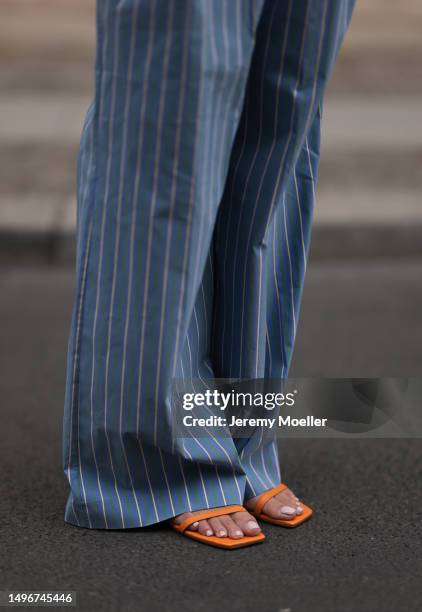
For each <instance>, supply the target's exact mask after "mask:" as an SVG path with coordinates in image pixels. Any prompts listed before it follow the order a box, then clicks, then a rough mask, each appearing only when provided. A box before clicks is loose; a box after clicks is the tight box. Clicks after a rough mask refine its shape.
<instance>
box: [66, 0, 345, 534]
mask: <svg viewBox="0 0 422 612" xmlns="http://www.w3.org/2000/svg"><path fill="white" fill-rule="evenodd" d="M352 6H353V1H352V0H99V1H98V7H97V57H96V83H95V85H96V86H95V97H94V101H93V103H92V105H91V106H90V108H89V110H88V113H87V116H86V120H85V125H84V128H83V134H82V139H81V147H80V155H79V165H78V218H77V291H76V297H75V305H74V311H73V318H72V324H71V333H70V340H69V350H68V370H67V380H66V398H65V416H64V469H65V473H66V476H67V479H68V481H69V485H70V494H69V498H68V502H67V506H66V513H65V520H66V521H68V522H69V523H73V524H76V525H80V526H83V527H92V528H113V529H115V528H128V527H139V526H143V525H149V524H152V523H156V522H159V521H162V520H165V519H168V518H170V517H172V516H174V515H177V514H179V513H182V512H186V511H190V510H199V509H205V508H211V507H216V506H223V505H227V504H242V503H243V502H244V500H245V499H248V498H250V497H252V496H254V495H258V494H260V493H261V492H263V491H265V490H266V489H268V488H270V487H272V486H274V485H276V484H278V483H279V482H280V472H279V463H278V456H277V449H276V445H275V441H274V440H273V439H272V438H269V437H268V436H264V434H263V432H262V431H260V430H259V429H257V430H256V432H255V433H254V434H253V435H252V436H251V437H250V438H249V439H242V440H233V439H232V438H230V437H221V438H219V437H207V438H201V439H195V438H193V437H189V438H180V439H177V440H176V441H175V440H174V439H173V436H172V419H171V402H170V394H171V388H172V383H173V380H174V379H176V378H184V379H189V378H192V379H205V378H208V379H209V378H213V377H219V378H276V379H284V378H285V377H286V375H287V372H288V367H289V363H290V359H291V355H292V349H293V344H294V338H295V332H296V326H297V321H298V315H299V304H300V298H301V292H302V286H303V279H304V273H305V268H306V258H307V251H308V244H309V236H310V229H311V220H312V210H313V204H314V199H315V183H316V177H317V168H318V158H319V135H320V119H321V104H322V99H323V94H324V90H325V86H326V83H327V79H328V77H329V75H330V72H331V69H332V66H333V63H334V60H335V57H336V55H337V52H338V50H339V47H340V45H341V42H342V39H343V37H344V34H345V32H346V29H347V25H348V23H349V20H350V16H351V12H352Z"/></svg>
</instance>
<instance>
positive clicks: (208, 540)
mask: <svg viewBox="0 0 422 612" xmlns="http://www.w3.org/2000/svg"><path fill="white" fill-rule="evenodd" d="M233 512H246V510H245V508H244V507H243V506H225V507H224V508H213V509H212V510H204V512H199V513H198V514H195V515H194V516H190V517H189V518H187V519H185V520H184V521H183V522H182V523H180V524H179V525H178V524H177V523H175V522H174V520H172V521H170V527H171V528H172V529H175V530H176V531H178V532H179V533H180V534H182V535H184V536H186V537H187V538H191V539H192V540H197V541H198V542H202V543H203V544H208V545H209V546H216V547H217V548H242V547H243V546H251V545H252V544H258V543H259V542H263V540H265V536H264V534H263V533H258V535H256V536H243V538H238V539H234V538H229V537H226V538H217V536H206V535H202V533H198V532H197V531H187V528H188V527H189V525H192V523H195V522H196V521H203V520H204V519H209V518H213V517H214V516H222V515H223V514H232V513H233Z"/></svg>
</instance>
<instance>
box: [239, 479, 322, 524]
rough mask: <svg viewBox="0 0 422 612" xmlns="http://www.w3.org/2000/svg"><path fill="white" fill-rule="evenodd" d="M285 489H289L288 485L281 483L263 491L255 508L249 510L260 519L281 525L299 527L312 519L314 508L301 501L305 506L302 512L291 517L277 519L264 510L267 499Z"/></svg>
mask: <svg viewBox="0 0 422 612" xmlns="http://www.w3.org/2000/svg"><path fill="white" fill-rule="evenodd" d="M284 489H287V485H285V484H279V485H277V486H276V487H274V488H273V489H270V490H269V491H265V493H262V495H260V496H259V497H258V499H257V501H256V506H255V510H249V512H250V513H251V514H253V515H254V516H255V517H256V518H257V519H259V520H260V521H265V522H266V523H272V524H273V525H280V526H281V527H297V526H298V525H301V524H302V523H304V522H305V521H307V520H308V519H310V518H311V516H312V509H311V508H309V506H306V505H305V504H304V503H302V502H300V504H301V506H302V508H303V512H302V514H297V515H296V516H295V517H294V518H291V519H275V518H272V517H271V516H268V515H267V514H264V513H263V512H262V509H263V507H264V506H265V504H266V503H267V501H269V500H270V499H272V498H273V497H275V496H276V495H277V494H278V493H281V492H282V491H284Z"/></svg>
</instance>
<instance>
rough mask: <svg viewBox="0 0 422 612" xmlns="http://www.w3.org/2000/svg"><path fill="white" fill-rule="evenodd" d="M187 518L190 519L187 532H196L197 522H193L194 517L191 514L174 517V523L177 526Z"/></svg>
mask: <svg viewBox="0 0 422 612" xmlns="http://www.w3.org/2000/svg"><path fill="white" fill-rule="evenodd" d="M187 518H192V523H191V524H190V525H189V527H188V530H189V531H197V529H198V521H195V515H194V514H193V513H192V512H184V513H183V514H179V516H175V517H174V522H175V523H176V524H177V525H180V524H181V523H183V521H185V520H186V519H187Z"/></svg>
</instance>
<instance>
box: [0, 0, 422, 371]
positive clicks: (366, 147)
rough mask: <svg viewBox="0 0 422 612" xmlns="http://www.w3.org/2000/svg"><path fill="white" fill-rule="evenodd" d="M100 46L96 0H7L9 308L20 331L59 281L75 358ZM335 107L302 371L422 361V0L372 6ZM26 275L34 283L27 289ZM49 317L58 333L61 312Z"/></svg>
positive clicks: (4, 178) (1, 238)
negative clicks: (77, 247)
mask: <svg viewBox="0 0 422 612" xmlns="http://www.w3.org/2000/svg"><path fill="white" fill-rule="evenodd" d="M94 52H95V2H94V0H0V82H1V96H0V282H1V283H2V284H3V287H4V289H3V287H2V293H3V296H2V303H3V308H4V309H7V308H8V309H9V310H7V312H6V313H4V317H5V318H6V320H9V321H10V322H11V326H12V328H13V324H14V321H16V320H17V319H16V312H15V308H16V302H19V301H21V302H22V303H25V301H26V299H30V300H32V301H34V302H37V301H39V302H40V304H44V303H45V295H46V292H47V287H48V291H50V292H51V296H52V297H54V301H55V306H56V310H55V315H56V316H58V317H61V319H60V321H61V325H62V328H61V329H62V331H61V335H60V342H61V344H60V346H59V345H56V346H57V349H56V350H60V351H61V352H60V357H58V358H59V359H61V361H60V363H61V364H63V356H64V344H65V337H66V330H67V325H68V318H69V313H70V308H71V304H72V297H73V293H72V292H73V270H72V266H73V261H74V229H75V218H76V202H75V174H76V155H77V149H78V141H79V136H80V131H81V126H82V122H83V118H84V114H85V111H86V109H87V107H88V104H89V101H90V98H91V96H92V93H93V74H94V65H93V63H94ZM323 114H324V120H323V137H322V158H321V168H320V181H319V187H318V198H317V206H316V215H315V226H314V232H313V239H312V244H311V256H310V262H309V268H308V279H307V283H306V286H305V294H304V302H303V310H302V321H301V325H300V326H299V335H298V341H297V348H296V353H295V359H294V363H293V373H294V374H308V373H312V374H315V375H320V374H324V373H327V372H329V373H331V374H333V375H334V374H338V375H342V374H344V375H350V374H353V373H359V374H362V373H364V374H365V375H370V373H371V372H372V373H375V375H376V374H378V373H381V374H387V373H398V372H399V371H400V372H402V371H403V372H404V373H405V374H406V375H408V374H410V373H411V372H414V371H416V372H420V370H421V365H422V364H421V355H420V351H419V349H418V343H419V346H422V342H420V341H421V340H422V325H421V315H420V313H421V312H422V308H421V306H422V303H421V302H422V283H421V280H422V266H421V262H422V197H421V193H422V2H421V1H420V0H400V2H397V0H358V1H357V5H356V10H355V14H354V17H353V20H352V25H351V28H350V31H349V33H348V35H347V37H346V42H345V45H344V47H343V49H342V51H341V55H340V58H339V61H338V63H337V65H336V67H335V73H334V75H333V78H332V81H331V83H330V86H329V91H328V94H327V97H326V102H325V109H324V113H323ZM59 268H60V270H59ZM8 279H9V280H8ZM13 279H14V280H13ZM16 279H22V281H21V282H22V285H20V286H19V289H18V288H15V289H14V290H13V291H12V290H11V289H9V288H8V283H12V284H13V282H15V281H16V282H17V280H16ZM23 279H24V280H23ZM58 279H60V282H59V280H58ZM42 287H44V288H43V289H42V290H41V288H42ZM14 291H16V292H17V293H14ZM19 292H20V293H19ZM5 300H6V301H7V300H10V303H9V304H8V305H6V301H5ZM28 316H29V315H28ZM40 316H41V319H40V320H39V324H40V326H41V328H42V327H43V324H44V323H43V321H44V319H45V318H46V317H47V312H46V310H41V313H40ZM3 320H4V319H3ZM4 342H5V340H4ZM12 345H13V346H14V343H13V341H12ZM3 346H4V343H3ZM13 346H12V350H19V349H16V348H15V349H13ZM63 365H64V364H63Z"/></svg>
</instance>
